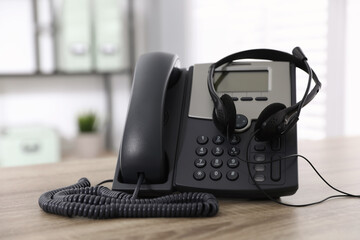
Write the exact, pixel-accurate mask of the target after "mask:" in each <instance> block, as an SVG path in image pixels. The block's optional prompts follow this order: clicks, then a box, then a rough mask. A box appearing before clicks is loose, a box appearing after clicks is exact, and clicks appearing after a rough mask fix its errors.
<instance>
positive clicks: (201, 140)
mask: <svg viewBox="0 0 360 240" xmlns="http://www.w3.org/2000/svg"><path fill="white" fill-rule="evenodd" d="M208 141H209V138H208V137H206V136H204V135H201V136H198V137H197V138H196V142H197V143H198V144H201V145H204V144H206V143H207V142H208Z"/></svg>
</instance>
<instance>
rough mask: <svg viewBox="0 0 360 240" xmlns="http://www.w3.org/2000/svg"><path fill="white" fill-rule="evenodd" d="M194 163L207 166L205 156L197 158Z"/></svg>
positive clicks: (199, 166)
mask: <svg viewBox="0 0 360 240" xmlns="http://www.w3.org/2000/svg"><path fill="white" fill-rule="evenodd" d="M194 164H195V166H196V167H198V168H203V167H205V166H206V160H205V159H203V158H198V159H196V160H195V162H194Z"/></svg>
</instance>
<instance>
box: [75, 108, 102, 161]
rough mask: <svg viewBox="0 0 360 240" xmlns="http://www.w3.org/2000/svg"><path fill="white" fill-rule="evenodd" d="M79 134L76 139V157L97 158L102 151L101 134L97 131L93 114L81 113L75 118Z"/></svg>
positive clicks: (96, 120) (96, 121)
mask: <svg viewBox="0 0 360 240" xmlns="http://www.w3.org/2000/svg"><path fill="white" fill-rule="evenodd" d="M77 123H78V129H79V134H78V137H77V139H76V155H77V156H78V157H82V158H94V157H98V156H99V155H100V154H101V153H102V152H103V151H104V141H103V136H102V134H101V133H100V132H99V131H98V118H97V116H96V114H95V113H93V112H88V113H83V114H81V115H79V116H78V118H77Z"/></svg>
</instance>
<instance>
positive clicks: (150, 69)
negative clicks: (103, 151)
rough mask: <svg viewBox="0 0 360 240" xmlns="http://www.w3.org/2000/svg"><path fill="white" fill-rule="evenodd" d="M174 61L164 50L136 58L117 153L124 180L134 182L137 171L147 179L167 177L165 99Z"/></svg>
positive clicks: (159, 181)
mask: <svg viewBox="0 0 360 240" xmlns="http://www.w3.org/2000/svg"><path fill="white" fill-rule="evenodd" d="M177 64H178V58H177V57H176V56H175V55H172V54H166V53H156V54H155V53H152V54H145V55H143V56H141V58H140V59H139V60H138V63H137V66H136V68H135V74H134V82H133V87H132V93H131V96H132V97H131V100H130V105H129V110H128V115H127V120H126V124H125V130H124V135H123V141H122V147H121V150H120V153H119V155H120V156H119V164H120V169H119V171H120V172H121V179H122V180H123V181H124V182H126V183H136V182H137V180H138V177H139V176H138V175H139V174H140V173H143V174H144V176H145V180H146V182H147V183H163V182H165V181H166V178H167V172H168V162H167V159H166V156H165V152H164V147H163V122H164V107H165V104H164V102H165V95H166V91H167V88H168V87H170V86H169V82H170V79H171V78H175V77H176V73H175V71H176V70H175V68H176V65H177Z"/></svg>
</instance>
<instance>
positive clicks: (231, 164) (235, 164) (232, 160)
mask: <svg viewBox="0 0 360 240" xmlns="http://www.w3.org/2000/svg"><path fill="white" fill-rule="evenodd" d="M239 164H240V161H239V159H237V158H230V159H229V160H228V162H227V165H228V166H229V168H236V167H238V166H239Z"/></svg>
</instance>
